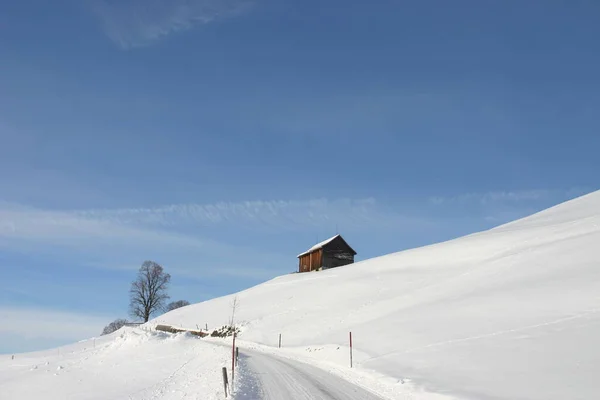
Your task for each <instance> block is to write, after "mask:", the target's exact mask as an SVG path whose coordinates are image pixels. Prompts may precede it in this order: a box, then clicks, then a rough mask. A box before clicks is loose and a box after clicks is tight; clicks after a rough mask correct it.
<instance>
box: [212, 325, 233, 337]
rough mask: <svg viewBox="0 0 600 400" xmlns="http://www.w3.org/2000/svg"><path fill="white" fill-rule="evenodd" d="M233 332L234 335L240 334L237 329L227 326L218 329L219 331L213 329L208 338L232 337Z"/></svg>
mask: <svg viewBox="0 0 600 400" xmlns="http://www.w3.org/2000/svg"><path fill="white" fill-rule="evenodd" d="M233 332H235V334H236V335H237V334H239V333H240V329H239V328H234V327H233V326H229V325H225V326H222V327H220V328H219V329H215V330H214V331H213V332H212V333H211V334H210V336H212V337H221V338H224V337H229V336H233Z"/></svg>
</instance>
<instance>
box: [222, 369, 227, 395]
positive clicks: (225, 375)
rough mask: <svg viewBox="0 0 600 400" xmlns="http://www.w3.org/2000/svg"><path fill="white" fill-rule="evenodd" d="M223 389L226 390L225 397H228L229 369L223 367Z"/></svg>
mask: <svg viewBox="0 0 600 400" xmlns="http://www.w3.org/2000/svg"><path fill="white" fill-rule="evenodd" d="M223 389H225V397H227V367H223Z"/></svg>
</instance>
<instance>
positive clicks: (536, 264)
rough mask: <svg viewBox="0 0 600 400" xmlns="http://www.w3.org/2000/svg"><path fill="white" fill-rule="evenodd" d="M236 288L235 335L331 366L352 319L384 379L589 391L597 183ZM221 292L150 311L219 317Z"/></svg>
mask: <svg viewBox="0 0 600 400" xmlns="http://www.w3.org/2000/svg"><path fill="white" fill-rule="evenodd" d="M237 296H238V299H239V301H240V306H239V308H238V310H237V311H236V320H237V321H238V322H240V323H242V324H243V333H242V335H241V337H240V339H242V343H257V344H262V345H267V346H276V344H277V340H278V335H279V333H281V334H282V337H283V344H284V347H285V348H287V349H290V350H284V351H283V352H288V353H287V354H288V355H292V354H296V355H303V357H305V358H306V357H312V358H313V359H314V360H315V362H317V361H319V360H320V362H328V363H338V364H339V366H340V367H339V368H340V369H341V368H343V367H342V366H345V364H346V363H347V352H346V349H347V347H346V346H347V342H348V331H350V330H351V331H352V332H353V336H354V346H355V349H356V351H357V353H356V354H355V363H356V365H357V366H358V371H363V372H364V371H366V372H369V373H370V372H373V374H383V375H386V376H389V377H393V378H394V379H388V380H383V379H382V380H381V381H382V382H387V383H390V382H398V381H399V380H400V379H403V380H406V379H408V380H409V381H412V382H413V383H415V384H417V385H419V386H421V387H424V388H426V389H427V390H430V391H434V392H438V393H445V394H450V395H452V396H455V397H457V398H468V399H479V400H482V399H511V400H514V399H539V400H550V399H561V400H564V399H592V398H597V397H598V393H600V380H598V379H597V373H598V371H600V344H599V343H600V342H599V339H598V338H600V314H599V311H600V192H595V193H592V194H589V195H587V196H584V197H582V198H579V199H575V200H573V201H570V202H567V203H564V204H561V205H559V206H556V207H554V208H552V209H549V210H546V211H544V212H541V213H539V214H536V215H533V216H531V217H529V218H526V219H523V220H520V221H516V222H513V223H510V224H507V225H504V226H501V227H498V228H495V229H492V230H490V231H486V232H482V233H477V234H473V235H470V236H467V237H464V238H460V239H456V240H453V241H449V242H445V243H441V244H437V245H433V246H428V247H423V248H419V249H414V250H410V251H405V252H401V253H396V254H391V255H388V256H384V257H380V258H376V259H372V260H368V261H364V262H361V263H356V264H354V265H351V266H346V267H341V268H337V269H333V270H328V271H323V272H312V273H305V274H291V275H287V276H282V277H279V278H276V279H273V280H271V281H269V282H267V283H264V284H262V285H259V286H256V287H253V288H250V289H248V290H245V291H243V292H240V293H238V294H237ZM232 298H233V296H227V297H223V298H218V299H214V300H211V301H207V302H204V303H200V304H196V305H192V306H189V307H185V308H182V309H179V310H175V311H173V312H171V313H168V314H166V315H164V316H161V317H159V318H158V319H157V320H156V321H153V323H158V322H162V323H169V324H173V325H177V326H183V327H190V328H194V327H196V324H198V325H201V326H202V325H204V324H205V323H208V325H209V326H211V327H214V326H220V325H222V324H225V323H226V322H227V320H228V318H229V317H230V315H231V309H230V304H231V301H232ZM256 347H260V346H256ZM328 365H329V364H328ZM330 365H334V364H330ZM374 376H380V375H374ZM398 385H400V383H398ZM390 393H391V392H390ZM398 398H400V397H398Z"/></svg>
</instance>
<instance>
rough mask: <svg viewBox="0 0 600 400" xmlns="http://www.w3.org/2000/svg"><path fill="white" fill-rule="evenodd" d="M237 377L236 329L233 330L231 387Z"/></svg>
mask: <svg viewBox="0 0 600 400" xmlns="http://www.w3.org/2000/svg"><path fill="white" fill-rule="evenodd" d="M234 377H235V331H233V347H232V348H231V388H233V380H234Z"/></svg>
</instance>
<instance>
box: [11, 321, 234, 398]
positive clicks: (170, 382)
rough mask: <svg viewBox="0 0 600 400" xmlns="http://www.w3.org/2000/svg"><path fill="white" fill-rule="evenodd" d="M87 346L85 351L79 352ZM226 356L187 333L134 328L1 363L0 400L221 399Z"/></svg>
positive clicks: (219, 350)
mask: <svg viewBox="0 0 600 400" xmlns="http://www.w3.org/2000/svg"><path fill="white" fill-rule="evenodd" d="M84 344H85V345H87V346H85V347H83V346H84ZM228 363H231V361H230V353H229V351H228V350H227V349H225V348H224V347H222V346H215V345H211V344H209V343H206V342H203V341H202V340H200V339H198V338H196V337H194V336H191V335H187V334H176V335H171V334H164V333H159V332H149V331H144V330H142V329H138V328H122V329H121V330H119V331H117V332H115V333H113V334H111V335H107V336H103V337H101V338H98V339H97V340H96V347H95V348H94V347H93V339H92V340H88V341H86V342H84V343H77V344H74V345H72V346H65V347H63V348H61V353H60V355H59V354H58V351H57V350H56V349H54V350H50V351H46V352H36V353H29V354H17V355H15V359H14V360H12V359H11V357H10V356H8V357H4V358H2V359H1V360H0V394H1V396H0V397H1V398H2V399H19V400H34V399H35V400H37V399H40V398H44V399H56V400H59V399H60V400H64V399H78V400H79V399H82V400H92V399H93V400H101V399H103V400H104V399H132V400H136V399H140V400H141V399H167V400H168V399H202V400H213V399H219V400H220V399H223V398H224V394H223V380H222V374H221V368H222V367H223V366H227V365H230V364H228Z"/></svg>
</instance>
